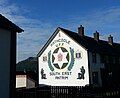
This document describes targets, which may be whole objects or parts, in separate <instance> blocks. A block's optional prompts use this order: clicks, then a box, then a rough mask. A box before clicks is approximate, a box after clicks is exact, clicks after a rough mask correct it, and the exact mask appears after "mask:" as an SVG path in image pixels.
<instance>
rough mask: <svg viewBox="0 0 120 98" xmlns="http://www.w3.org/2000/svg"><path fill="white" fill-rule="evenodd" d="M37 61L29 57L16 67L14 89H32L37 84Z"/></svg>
mask: <svg viewBox="0 0 120 98" xmlns="http://www.w3.org/2000/svg"><path fill="white" fill-rule="evenodd" d="M37 71H38V61H37V58H36V57H29V58H27V59H26V60H23V61H20V62H18V63H17V65H16V88H21V87H22V88H33V87H36V86H37V84H38V72H37Z"/></svg>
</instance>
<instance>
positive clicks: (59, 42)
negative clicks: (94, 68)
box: [39, 31, 89, 86]
mask: <svg viewBox="0 0 120 98" xmlns="http://www.w3.org/2000/svg"><path fill="white" fill-rule="evenodd" d="M61 47H63V48H65V49H66V51H67V52H66V53H68V54H69V56H68V58H69V60H67V61H68V64H67V66H66V67H65V68H63V69H58V68H56V67H55V66H57V65H60V62H59V61H56V60H57V59H56V58H57V57H55V56H56V55H57V53H58V52H56V51H57V49H58V48H59V49H62V48H61ZM71 49H73V51H74V52H71ZM55 50H56V51H55ZM58 51H59V50H58ZM76 53H80V55H81V57H80V58H76ZM72 54H73V56H72ZM43 58H44V60H45V61H43ZM58 62H59V64H56V63H58ZM62 62H66V58H64V60H63V61H62ZM71 63H72V64H71ZM70 66H72V67H71V68H70V70H68V68H69V67H70ZM82 66H83V67H84V69H85V74H84V79H79V78H78V74H79V75H80V74H81V67H82ZM42 69H43V70H44V72H43V73H41V70H42ZM42 75H44V76H45V79H43V78H42ZM39 84H46V85H52V86H85V85H87V84H89V72H88V53H87V50H86V49H85V48H83V47H82V46H80V45H79V44H78V43H76V42H75V41H74V40H73V39H71V38H70V37H69V36H67V35H66V34H65V33H64V32H62V31H59V32H58V33H57V35H56V36H55V38H54V39H53V40H52V42H51V43H50V44H49V45H48V47H47V48H46V49H45V51H44V52H43V53H42V54H41V56H40V57H39Z"/></svg>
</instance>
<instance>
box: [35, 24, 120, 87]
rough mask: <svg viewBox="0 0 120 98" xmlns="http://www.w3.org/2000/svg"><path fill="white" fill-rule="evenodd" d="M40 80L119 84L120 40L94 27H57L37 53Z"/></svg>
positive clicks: (71, 83)
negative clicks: (90, 32) (88, 31)
mask: <svg viewBox="0 0 120 98" xmlns="http://www.w3.org/2000/svg"><path fill="white" fill-rule="evenodd" d="M37 56H38V62H39V65H38V66H39V84H40V85H41V84H46V85H51V86H85V85H94V86H113V84H114V85H119V83H120V77H118V75H119V74H120V44H119V43H115V42H114V41H113V37H112V36H111V35H110V36H108V41H105V40H101V39H100V38H99V33H98V32H97V31H96V32H95V33H94V34H93V37H89V36H86V35H85V32H84V27H83V26H82V25H81V26H80V27H78V32H77V33H76V32H73V31H70V30H67V29H64V28H61V27H58V28H57V29H56V31H55V32H54V33H53V35H52V36H51V37H50V38H49V39H48V41H47V43H46V44H45V45H44V46H43V48H42V49H41V50H40V52H39V53H38V55H37Z"/></svg>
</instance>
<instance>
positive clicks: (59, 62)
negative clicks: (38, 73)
mask: <svg viewBox="0 0 120 98" xmlns="http://www.w3.org/2000/svg"><path fill="white" fill-rule="evenodd" d="M68 62H69V53H68V51H67V50H66V49H65V48H63V47H59V48H57V49H55V50H54V52H53V54H52V63H53V65H54V66H55V67H56V68H57V69H63V68H65V67H66V66H67V64H68Z"/></svg>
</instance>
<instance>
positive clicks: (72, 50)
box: [68, 47, 74, 71]
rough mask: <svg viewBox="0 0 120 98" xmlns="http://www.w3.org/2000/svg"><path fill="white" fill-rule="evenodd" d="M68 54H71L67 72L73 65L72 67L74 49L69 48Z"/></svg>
mask: <svg viewBox="0 0 120 98" xmlns="http://www.w3.org/2000/svg"><path fill="white" fill-rule="evenodd" d="M70 53H71V62H70V65H69V66H68V70H69V71H71V69H72V67H73V65H74V49H72V48H71V47H70Z"/></svg>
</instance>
